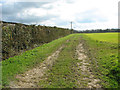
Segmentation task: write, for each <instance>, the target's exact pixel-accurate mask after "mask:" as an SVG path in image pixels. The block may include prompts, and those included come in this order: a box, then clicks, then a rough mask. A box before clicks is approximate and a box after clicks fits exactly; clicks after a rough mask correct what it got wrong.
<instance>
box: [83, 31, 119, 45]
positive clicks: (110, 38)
mask: <svg viewBox="0 0 120 90" xmlns="http://www.w3.org/2000/svg"><path fill="white" fill-rule="evenodd" d="M85 35H87V36H88V37H90V38H92V39H94V40H99V41H105V42H110V43H118V33H92V34H91V33H90V34H85Z"/></svg>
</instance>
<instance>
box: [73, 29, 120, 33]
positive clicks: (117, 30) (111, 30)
mask: <svg viewBox="0 0 120 90" xmlns="http://www.w3.org/2000/svg"><path fill="white" fill-rule="evenodd" d="M106 32H120V29H105V30H102V29H96V30H84V31H83V30H82V31H77V30H74V33H106Z"/></svg>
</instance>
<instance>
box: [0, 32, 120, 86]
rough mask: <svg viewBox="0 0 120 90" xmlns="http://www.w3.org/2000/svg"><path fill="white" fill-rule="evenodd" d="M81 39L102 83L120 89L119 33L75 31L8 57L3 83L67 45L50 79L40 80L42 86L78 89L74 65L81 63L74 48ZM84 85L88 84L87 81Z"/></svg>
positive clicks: (3, 63)
mask: <svg viewBox="0 0 120 90" xmlns="http://www.w3.org/2000/svg"><path fill="white" fill-rule="evenodd" d="M66 40H69V42H66ZM79 42H82V43H83V46H84V49H85V51H86V54H87V56H88V58H89V61H90V64H91V66H90V67H91V68H92V72H93V73H94V74H95V77H96V78H99V79H100V80H101V81H100V82H99V84H100V85H101V86H102V87H105V88H117V87H118V81H119V79H120V68H119V67H118V50H119V48H120V47H118V33H90V34H72V35H68V36H66V37H63V38H60V39H57V40H54V41H52V42H50V43H48V44H44V45H42V46H40V47H37V48H35V49H33V50H29V51H26V52H24V53H23V54H21V55H18V56H15V57H11V58H9V59H6V60H5V61H2V81H3V82H2V86H3V87H7V86H9V82H10V81H11V80H16V79H15V75H17V74H20V73H24V72H25V71H27V70H29V69H31V68H33V67H35V66H36V65H39V64H40V63H42V62H43V61H44V60H45V59H46V58H47V57H48V56H49V55H51V54H52V53H53V52H54V51H56V50H57V49H58V48H59V47H61V46H62V45H63V44H64V45H65V48H63V50H62V51H61V52H60V55H59V57H58V58H57V61H56V63H55V64H54V65H53V67H52V68H51V69H50V70H48V71H47V76H45V77H49V78H48V80H41V81H40V83H39V85H40V86H41V87H43V88H47V87H49V88H66V87H67V88H73V87H75V88H77V86H78V85H77V84H76V83H77V80H78V78H79V77H78V76H76V74H75V71H76V69H75V68H74V67H76V64H77V62H78V60H77V59H76V56H75V49H76V47H77V45H78V44H79ZM63 68H64V69H63ZM71 68H72V69H71ZM79 73H81V71H79ZM66 77H67V78H66ZM81 78H82V77H81ZM49 83H51V84H49ZM83 84H84V85H83ZM81 86H84V87H86V86H87V82H83V83H82V84H81Z"/></svg>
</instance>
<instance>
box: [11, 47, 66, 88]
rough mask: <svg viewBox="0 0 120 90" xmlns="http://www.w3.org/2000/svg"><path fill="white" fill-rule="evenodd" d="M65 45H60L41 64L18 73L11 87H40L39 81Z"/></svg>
mask: <svg viewBox="0 0 120 90" xmlns="http://www.w3.org/2000/svg"><path fill="white" fill-rule="evenodd" d="M63 47H64V46H62V47H60V48H59V49H58V50H57V51H55V52H54V53H53V54H52V55H51V56H49V57H48V58H47V59H46V60H45V61H43V63H41V64H40V65H39V66H37V67H35V68H33V69H31V70H29V71H27V72H25V73H24V74H20V75H17V76H16V78H17V79H18V81H12V82H11V83H10V88H36V87H39V86H38V85H37V83H38V82H39V81H40V80H41V79H42V77H43V76H44V74H45V73H46V71H47V70H48V69H49V67H51V66H52V65H53V63H54V61H55V60H56V58H57V57H58V55H59V53H60V51H61V50H62V48H63Z"/></svg>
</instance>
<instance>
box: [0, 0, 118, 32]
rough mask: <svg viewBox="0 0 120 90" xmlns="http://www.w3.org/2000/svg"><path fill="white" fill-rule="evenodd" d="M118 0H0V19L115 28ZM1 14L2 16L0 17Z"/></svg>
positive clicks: (26, 22)
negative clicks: (71, 23)
mask: <svg viewBox="0 0 120 90" xmlns="http://www.w3.org/2000/svg"><path fill="white" fill-rule="evenodd" d="M118 2H119V0H2V1H0V12H1V13H2V14H1V15H0V20H1V19H2V20H3V21H9V22H18V23H24V24H37V25H46V26H57V27H62V28H71V25H70V22H71V21H72V22H73V27H72V28H73V29H75V30H87V29H89V30H90V29H107V28H118ZM1 17H2V18H1Z"/></svg>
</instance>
